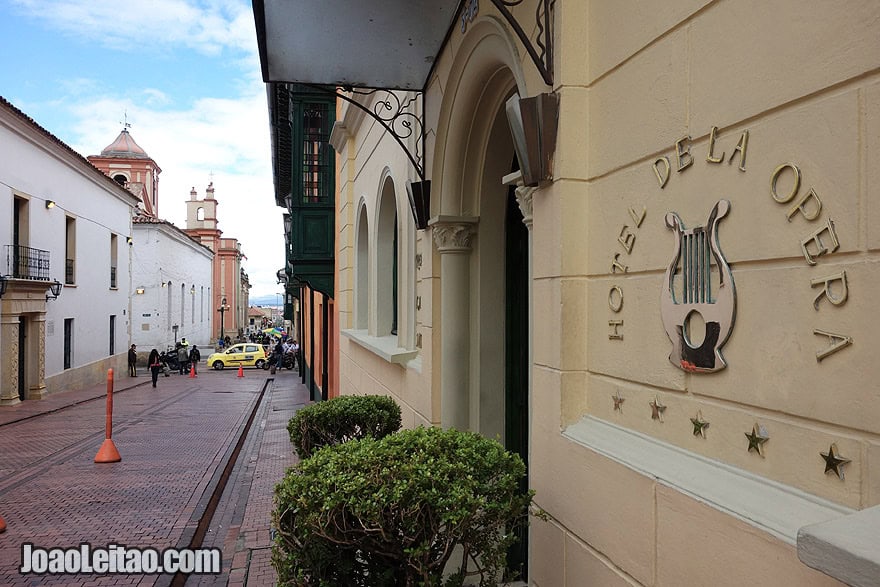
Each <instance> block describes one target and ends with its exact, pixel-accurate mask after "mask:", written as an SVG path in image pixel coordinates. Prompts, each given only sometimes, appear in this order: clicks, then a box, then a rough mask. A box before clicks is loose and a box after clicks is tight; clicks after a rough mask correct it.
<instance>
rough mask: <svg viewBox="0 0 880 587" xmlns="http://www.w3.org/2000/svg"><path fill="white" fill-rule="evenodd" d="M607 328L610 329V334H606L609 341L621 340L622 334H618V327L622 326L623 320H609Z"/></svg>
mask: <svg viewBox="0 0 880 587" xmlns="http://www.w3.org/2000/svg"><path fill="white" fill-rule="evenodd" d="M608 326H610V327H611V332H610V333H608V339H609V340H623V333H621V332H618V330H617V329H618V327H620V326H623V320H609V321H608Z"/></svg>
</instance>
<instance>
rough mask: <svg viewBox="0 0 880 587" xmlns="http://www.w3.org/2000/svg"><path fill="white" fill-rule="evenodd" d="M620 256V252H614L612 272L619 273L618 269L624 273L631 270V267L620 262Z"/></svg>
mask: <svg viewBox="0 0 880 587" xmlns="http://www.w3.org/2000/svg"><path fill="white" fill-rule="evenodd" d="M619 257H620V253H614V258H613V259H612V260H611V273H617V270H618V269H620V270H621V271H622V272H623V273H626V272H627V271H628V270H629V267H627V266H626V265H621V264H620V261H618V260H617V259H618V258H619Z"/></svg>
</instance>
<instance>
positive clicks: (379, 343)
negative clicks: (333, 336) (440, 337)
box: [342, 330, 419, 365]
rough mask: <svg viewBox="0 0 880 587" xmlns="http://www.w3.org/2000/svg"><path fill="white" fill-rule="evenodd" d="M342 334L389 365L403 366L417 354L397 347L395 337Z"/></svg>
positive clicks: (360, 331) (358, 331)
mask: <svg viewBox="0 0 880 587" xmlns="http://www.w3.org/2000/svg"><path fill="white" fill-rule="evenodd" d="M342 334H343V335H344V336H347V337H348V338H350V339H351V340H352V341H354V342H356V343H357V344H359V345H360V346H362V347H364V348H365V349H367V350H368V351H370V352H372V353H374V354H376V355H379V356H380V357H382V358H383V359H385V360H386V361H388V362H389V363H396V364H398V365H403V364H405V363H408V362H409V361H410V360H412V359H414V358H415V357H416V355H418V354H419V351H418V350H409V349H404V348H401V347H399V346H397V336H394V335H389V336H371V335H369V334H367V331H366V330H343V331H342Z"/></svg>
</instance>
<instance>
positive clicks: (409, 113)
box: [348, 89, 425, 180]
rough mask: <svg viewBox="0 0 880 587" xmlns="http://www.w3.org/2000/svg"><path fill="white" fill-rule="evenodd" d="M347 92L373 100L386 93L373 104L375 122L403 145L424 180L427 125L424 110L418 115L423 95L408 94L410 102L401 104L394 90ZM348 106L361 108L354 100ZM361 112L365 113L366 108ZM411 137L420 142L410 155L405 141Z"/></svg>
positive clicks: (399, 97)
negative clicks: (373, 97) (352, 105)
mask: <svg viewBox="0 0 880 587" xmlns="http://www.w3.org/2000/svg"><path fill="white" fill-rule="evenodd" d="M348 91H349V92H351V93H352V94H355V95H358V96H374V95H376V94H377V93H379V92H384V95H382V96H381V97H380V99H379V100H377V101H376V102H375V103H374V104H373V110H372V114H373V118H375V119H376V120H377V121H378V122H379V123H381V124H382V125H383V126H384V127H385V129H386V130H387V131H388V132H390V133H391V135H392V136H393V137H394V138H395V140H397V142H398V143H400V146H401V147H403V148H404V150H405V151H406V154H407V156H408V157H409V158H410V161H412V164H413V165H415V167H416V171H417V172H418V174H419V177H420V178H422V179H423V180H424V179H425V177H424V175H425V173H424V169H425V164H424V156H425V124H424V121H423V119H422V115H423V113H424V110H422V112H421V113H420V112H418V111H417V109H418V107H419V105H420V102H419V96H421V95H422V93H421V92H418V93H415V95H411V92H407V96H408V99H406V100H402V99H401V96H400V95H398V94H397V93H396V92H393V91H391V90H355V89H349V90H348ZM349 102H351V103H353V104H355V105H359V103H358V102H354V101H353V100H349ZM361 108H362V109H363V106H361ZM412 136H415V137H416V139H417V141H416V148H415V153H411V152H410V150H409V149H407V148H406V145H404V143H403V141H405V140H408V139H409V138H411V137H412Z"/></svg>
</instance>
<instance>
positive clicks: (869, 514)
mask: <svg viewBox="0 0 880 587" xmlns="http://www.w3.org/2000/svg"><path fill="white" fill-rule="evenodd" d="M797 553H798V558H799V559H800V560H801V562H803V563H804V564H805V565H807V566H809V567H812V568H814V569H816V570H817V571H822V572H823V573H825V574H826V575H830V576H831V577H834V578H835V579H837V580H838V581H842V582H844V583H846V584H847V585H852V586H853V587H869V586H870V587H874V586H876V585H877V584H878V581H880V506H874V507H872V508H868V509H865V510H862V511H860V512H856V513H854V514H850V515H848V516H844V517H842V518H837V519H834V520H830V521H828V522H820V523H817V524H811V525H809V526H804V527H803V528H801V529H800V530H799V531H798V535H797Z"/></svg>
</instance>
